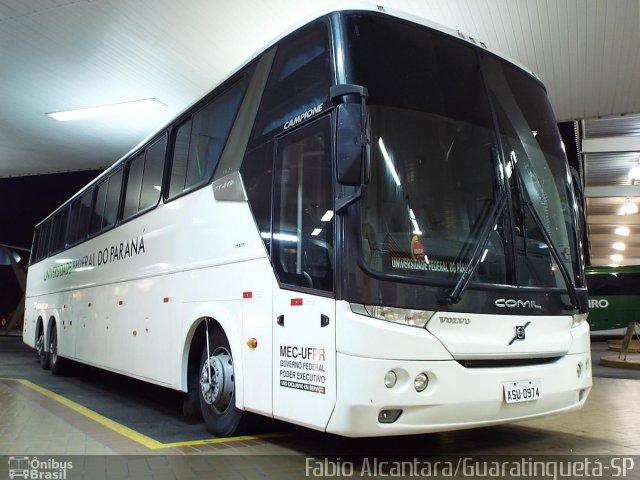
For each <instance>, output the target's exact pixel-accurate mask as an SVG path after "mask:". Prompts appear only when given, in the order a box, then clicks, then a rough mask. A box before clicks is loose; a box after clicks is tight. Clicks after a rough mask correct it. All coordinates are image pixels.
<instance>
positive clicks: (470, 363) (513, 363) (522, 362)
mask: <svg viewBox="0 0 640 480" xmlns="http://www.w3.org/2000/svg"><path fill="white" fill-rule="evenodd" d="M559 359H560V357H546V358H501V359H483V360H457V362H458V363H459V364H460V365H462V366H463V367H464V368H502V367H526V366H529V365H546V364H548V363H553V362H555V361H557V360H559Z"/></svg>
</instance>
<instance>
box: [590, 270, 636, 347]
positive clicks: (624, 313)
mask: <svg viewBox="0 0 640 480" xmlns="http://www.w3.org/2000/svg"><path fill="white" fill-rule="evenodd" d="M585 273H586V274H587V277H586V278H587V287H588V289H589V326H590V327H591V335H592V336H594V335H596V336H597V335H624V333H625V332H626V331H627V327H628V325H629V323H630V322H638V321H640V265H628V266H623V267H587V268H586V272H585Z"/></svg>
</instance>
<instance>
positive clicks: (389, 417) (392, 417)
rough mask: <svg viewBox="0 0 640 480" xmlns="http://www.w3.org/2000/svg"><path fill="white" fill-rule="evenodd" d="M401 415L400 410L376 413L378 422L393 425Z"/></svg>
mask: <svg viewBox="0 0 640 480" xmlns="http://www.w3.org/2000/svg"><path fill="white" fill-rule="evenodd" d="M401 413H402V410H400V409H389V410H380V413H378V422H380V423H393V422H395V421H396V420H398V417H399V416H400V414H401Z"/></svg>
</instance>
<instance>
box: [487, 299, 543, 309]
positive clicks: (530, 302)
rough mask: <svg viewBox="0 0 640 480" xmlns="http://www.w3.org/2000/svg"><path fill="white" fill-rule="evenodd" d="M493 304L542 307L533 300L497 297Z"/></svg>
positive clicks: (506, 306)
mask: <svg viewBox="0 0 640 480" xmlns="http://www.w3.org/2000/svg"><path fill="white" fill-rule="evenodd" d="M495 304H496V307H500V308H542V307H541V306H540V305H538V304H537V303H536V301H535V300H516V299H514V298H499V299H497V300H496V301H495Z"/></svg>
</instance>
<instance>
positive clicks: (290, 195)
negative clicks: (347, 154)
mask: <svg viewBox="0 0 640 480" xmlns="http://www.w3.org/2000/svg"><path fill="white" fill-rule="evenodd" d="M330 124H331V122H330V120H329V117H328V116H325V117H324V118H323V119H321V120H319V121H317V122H314V123H313V124H311V125H309V126H307V127H305V128H302V129H299V130H297V131H295V132H293V133H291V134H290V135H287V136H285V137H283V138H282V139H281V140H279V141H278V146H277V156H276V169H275V177H274V178H275V181H274V206H273V232H272V240H271V241H272V258H273V263H274V265H275V268H276V271H277V272H278V278H279V279H280V282H281V283H283V284H289V285H295V286H299V287H307V288H314V289H319V290H325V291H331V290H333V223H334V222H333V194H332V191H333V189H332V170H331V158H332V157H331V134H330Z"/></svg>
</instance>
